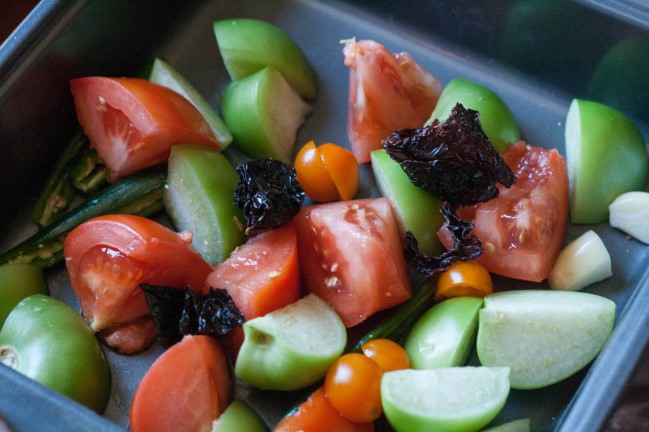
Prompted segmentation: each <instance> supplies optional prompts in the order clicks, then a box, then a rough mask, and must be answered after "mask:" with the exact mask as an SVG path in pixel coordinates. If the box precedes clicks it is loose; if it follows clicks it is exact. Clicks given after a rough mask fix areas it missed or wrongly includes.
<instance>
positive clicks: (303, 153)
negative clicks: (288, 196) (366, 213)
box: [295, 141, 360, 202]
mask: <svg viewBox="0 0 649 432" xmlns="http://www.w3.org/2000/svg"><path fill="white" fill-rule="evenodd" d="M295 171H296V173H297V180H298V182H299V183H300V185H301V186H302V188H303V189H304V192H306V194H307V195H309V196H310V197H311V198H312V199H313V200H314V201H319V202H328V201H337V200H343V201H346V200H350V199H352V198H353V197H354V195H355V194H356V191H357V190H358V184H359V181H360V173H359V169H358V163H357V162H356V159H355V158H354V155H353V154H352V152H351V151H349V150H347V149H346V148H343V147H340V146H338V145H336V144H332V143H325V144H322V145H320V146H319V147H316V145H315V142H314V141H309V142H308V143H306V144H305V145H304V146H303V147H302V148H301V149H300V151H299V152H298V154H297V156H296V158H295Z"/></svg>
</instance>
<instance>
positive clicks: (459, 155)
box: [383, 104, 516, 207]
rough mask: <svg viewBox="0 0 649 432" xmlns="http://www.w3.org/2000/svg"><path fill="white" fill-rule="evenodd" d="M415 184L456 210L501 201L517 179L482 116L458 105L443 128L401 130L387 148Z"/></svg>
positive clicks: (388, 138)
mask: <svg viewBox="0 0 649 432" xmlns="http://www.w3.org/2000/svg"><path fill="white" fill-rule="evenodd" d="M383 145H384V147H385V150H386V151H387V153H388V155H390V157H391V158H392V159H394V160H395V161H397V162H399V164H400V165H401V168H403V170H404V171H405V172H406V174H408V177H409V178H410V180H411V181H412V182H413V183H414V184H415V185H417V186H419V187H420V188H422V189H424V190H426V191H428V192H430V193H432V194H433V195H434V196H436V197H437V198H439V199H441V200H442V201H446V202H448V203H450V204H451V205H452V206H453V207H457V206H459V205H473V204H476V203H479V202H484V201H488V200H490V199H491V198H494V197H496V196H498V188H497V187H496V185H497V184H498V183H500V184H502V185H504V186H506V187H509V186H511V185H512V184H514V181H515V180H516V178H515V177H514V174H513V173H512V171H511V169H510V168H509V167H508V166H507V164H505V161H504V160H503V158H502V157H501V156H500V155H499V154H498V152H497V151H496V150H495V149H494V147H493V146H492V145H491V143H490V142H489V140H488V138H487V136H486V135H485V134H484V132H483V131H482V129H481V127H480V121H479V119H478V112H477V111H473V110H470V109H469V110H467V109H465V108H464V107H463V106H462V105H461V104H457V105H456V106H455V107H454V108H453V110H452V111H451V115H450V116H449V117H448V118H447V119H446V121H445V122H444V123H440V122H439V121H437V120H436V121H434V122H433V123H432V124H431V125H430V126H428V127H424V128H420V129H402V130H398V131H396V132H393V133H391V134H390V136H388V137H387V139H386V140H385V141H384V142H383Z"/></svg>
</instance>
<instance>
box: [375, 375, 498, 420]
mask: <svg viewBox="0 0 649 432" xmlns="http://www.w3.org/2000/svg"><path fill="white" fill-rule="evenodd" d="M508 376H509V368H507V367H495V368H489V367H454V368H439V369H427V370H415V369H404V370H399V371H394V372H386V373H385V374H384V375H383V379H382V380H381V402H382V403H383V412H384V413H385V416H386V417H387V419H388V421H389V422H390V424H391V425H392V427H393V428H394V429H395V430H396V431H397V432H429V431H444V432H471V431H478V430H480V428H482V427H484V426H485V425H487V424H488V423H489V422H490V421H491V420H492V419H493V418H494V417H496V415H498V413H499V412H500V410H501V409H502V408H503V406H504V405H505V402H506V400H507V396H508V395H509V379H508Z"/></svg>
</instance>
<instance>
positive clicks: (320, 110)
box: [0, 0, 649, 432]
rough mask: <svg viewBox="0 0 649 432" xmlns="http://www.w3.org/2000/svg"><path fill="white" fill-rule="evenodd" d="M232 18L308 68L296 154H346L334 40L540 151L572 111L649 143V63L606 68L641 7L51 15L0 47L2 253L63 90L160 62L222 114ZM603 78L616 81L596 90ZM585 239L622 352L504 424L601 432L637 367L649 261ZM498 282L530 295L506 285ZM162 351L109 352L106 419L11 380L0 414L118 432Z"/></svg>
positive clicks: (69, 129) (612, 350) (177, 7)
mask: <svg viewBox="0 0 649 432" xmlns="http://www.w3.org/2000/svg"><path fill="white" fill-rule="evenodd" d="M228 17H254V18H261V19H264V20H268V21H271V22H273V23H276V24H277V25H279V26H280V27H282V28H283V29H285V30H286V31H287V32H288V33H289V34H291V35H292V37H293V38H294V39H295V40H296V41H297V42H298V44H299V45H300V46H301V47H302V48H303V50H304V51H305V53H306V55H307V57H308V58H309V60H310V61H311V63H312V64H313V66H314V68H315V70H316V73H317V75H318V80H319V96H318V99H317V101H316V102H315V104H314V107H313V112H312V114H311V115H310V117H309V118H308V120H307V122H306V124H305V125H304V126H303V127H302V129H301V130H300V133H299V137H298V142H305V141H306V140H308V139H312V138H313V139H316V140H317V141H320V142H322V141H333V142H338V143H343V144H345V143H347V137H346V132H345V122H346V100H347V70H346V68H345V67H344V66H343V62H342V53H341V45H340V43H339V41H340V40H342V39H347V38H350V37H356V38H358V39H361V38H370V39H375V40H377V41H380V42H382V43H384V44H385V45H386V46H387V47H388V48H390V49H392V50H395V51H398V50H405V51H408V52H410V53H411V54H412V55H413V56H414V57H415V59H416V60H417V61H418V62H419V63H420V64H421V65H423V66H424V67H425V68H427V69H428V70H429V71H431V72H432V73H433V74H434V75H435V76H436V77H437V78H438V79H439V80H440V81H442V82H443V83H446V82H448V81H449V80H450V79H452V78H454V77H457V76H465V77H468V78H470V79H473V80H475V81H478V82H480V83H483V84H485V85H487V86H489V87H491V88H492V89H494V90H495V91H496V92H497V93H498V94H499V95H500V96H501V97H502V98H503V99H504V100H505V102H506V103H507V104H508V105H509V106H510V108H511V109H512V111H513V112H514V115H515V117H516V119H517V120H518V122H519V126H520V128H521V131H522V135H523V137H524V138H525V139H526V140H527V141H528V142H530V143H533V144H536V145H541V146H546V147H558V148H559V149H560V151H562V152H564V147H563V129H564V119H565V115H566V112H567V108H568V105H569V103H570V100H571V98H572V97H588V98H593V99H598V100H600V101H603V102H606V103H609V104H611V105H614V106H616V107H618V108H619V109H621V110H623V111H625V112H626V113H627V114H629V115H630V116H632V117H633V118H634V119H635V120H636V122H637V123H638V124H639V125H640V126H641V128H642V130H643V133H644V135H645V137H646V136H647V132H648V126H649V115H648V110H649V96H648V90H647V86H646V82H649V81H648V80H647V78H648V77H647V75H649V68H647V67H646V65H647V63H646V61H645V62H644V63H642V62H643V59H646V57H647V53H642V52H640V54H639V55H638V56H637V57H634V55H635V54H634V53H633V50H632V51H630V53H629V52H628V51H627V55H625V56H624V57H622V58H619V59H618V62H617V63H614V64H613V66H611V65H609V66H606V67H604V66H602V65H601V61H602V58H604V56H605V55H606V53H607V52H609V50H611V49H613V47H615V46H616V45H617V44H620V43H624V41H627V40H632V41H633V40H641V39H643V38H648V37H649V31H648V30H647V29H648V28H649V10H648V9H647V6H644V4H643V3H641V2H639V1H637V0H627V1H621V0H618V1H615V0H608V1H602V2H596V1H590V0H584V1H581V2H576V3H571V2H564V1H562V0H561V1H548V2H540V1H533V0H517V1H511V0H499V1H489V0H484V1H478V0H471V1H469V0H461V1H455V0H439V1H429V2H423V1H409V2H406V1H403V2H392V1H388V0H383V1H378V2H376V1H374V2H373V1H369V0H368V1H362V2H352V1H349V2H335V3H334V2H316V1H313V2H310V1H299V0H295V1H289V0H285V1H272V2H270V1H263V0H258V1H253V0H246V1H240V2H233V1H225V0H223V1H217V0H213V1H193V2H183V1H163V0H158V1H150V2H129V1H125V0H121V1H110V2H109V1H79V0H76V1H68V2H65V1H56V0H54V1H42V2H41V3H40V5H39V6H38V7H37V8H36V9H35V10H34V11H33V12H32V14H31V15H30V16H29V17H28V19H27V20H26V21H25V22H24V23H23V24H22V25H21V26H20V27H19V28H18V29H17V31H16V32H15V33H14V34H13V36H12V37H11V38H10V39H9V40H8V41H6V42H5V43H4V45H2V46H1V47H0V222H1V223H2V226H3V227H4V228H5V230H6V231H5V232H3V235H2V236H0V248H1V249H6V248H8V247H9V246H11V245H12V244H14V243H15V242H17V241H19V240H20V239H22V238H24V237H25V236H27V235H28V234H29V233H30V232H31V231H33V229H34V228H33V227H32V226H31V225H30V224H29V222H28V221H29V218H28V214H29V209H30V208H31V206H32V205H33V203H34V201H35V197H36V195H37V193H38V191H39V188H40V187H41V186H42V184H43V182H44V180H45V178H46V175H47V173H48V171H49V169H50V168H51V162H52V160H53V158H55V157H56V155H57V153H58V152H59V151H60V149H61V148H62V146H63V145H64V144H65V142H66V140H67V139H68V138H69V137H70V136H71V134H72V133H73V131H74V130H75V128H76V127H77V126H76V123H75V117H74V111H73V108H72V101H71V97H70V93H69V90H68V80H69V79H70V78H72V77H76V76H82V75H90V74H93V75H114V76H129V75H137V74H140V73H142V71H144V70H145V69H146V67H147V65H149V64H150V63H151V61H152V59H153V58H154V57H155V56H161V57H164V58H166V59H167V60H168V61H169V62H170V63H171V64H173V65H174V66H176V67H177V68H178V69H179V70H180V71H181V72H182V73H183V74H184V75H185V76H186V77H187V78H188V79H189V80H190V81H191V82H193V83H195V85H196V86H197V87H198V89H199V90H200V91H201V92H202V93H203V94H204V95H206V96H207V97H208V99H209V100H210V101H211V102H213V103H214V104H216V103H217V101H218V94H219V92H220V91H221V89H222V88H223V87H224V85H225V84H226V83H227V82H228V76H227V73H226V71H225V69H224V67H223V64H222V63H221V60H220V56H219V53H218V48H217V45H216V42H215V40H214V36H213V33H212V26H211V24H212V22H213V21H214V20H217V19H222V18H228ZM609 57H610V56H609ZM637 65H644V69H643V68H641V67H637ZM607 68H608V71H606V70H605V69H607ZM602 69H604V70H605V72H606V73H609V74H610V73H611V69H612V70H613V71H614V74H612V75H611V78H609V79H604V80H602V79H601V75H600V78H599V79H594V78H593V77H594V76H596V74H598V73H599V74H601V73H602ZM602 83H604V84H602ZM370 171H371V170H369V169H367V168H365V169H364V170H363V183H362V187H361V190H360V192H359V194H360V195H361V196H372V195H376V188H375V185H374V183H373V180H372V178H371V175H370V174H369V173H370ZM589 228H593V229H594V230H595V231H596V232H598V233H599V234H600V235H601V236H602V238H603V240H604V242H605V243H606V246H607V247H608V249H609V251H610V252H611V255H612V259H613V269H614V276H613V277H612V278H611V279H609V280H607V281H604V282H601V283H598V284H596V285H594V286H591V287H589V288H588V289H587V291H588V292H593V293H596V294H600V295H604V296H607V297H609V298H611V299H613V300H614V301H615V302H616V304H617V307H618V318H617V324H616V329H615V331H614V333H613V335H612V337H611V340H610V342H609V344H608V346H607V347H606V348H605V350H604V351H603V352H602V354H601V355H600V356H599V358H598V359H597V360H596V361H595V362H594V363H593V365H591V366H590V367H589V368H588V369H587V370H586V371H583V372H581V373H579V374H578V375H576V376H575V377H573V378H571V379H568V380H566V381H564V382H562V383H559V384H557V385H554V386H551V387H548V388H545V389H542V390H537V391H525V392H523V391H513V392H512V393H511V396H510V398H509V401H508V404H507V406H506V408H505V409H504V410H503V412H502V413H501V414H500V415H499V417H498V419H497V420H496V423H500V422H502V421H505V420H511V419H515V418H520V417H530V418H531V420H532V425H533V428H534V430H541V431H547V430H561V431H572V432H574V431H594V430H598V429H600V428H601V427H602V425H603V424H604V423H605V421H606V418H607V415H608V413H609V412H610V410H611V408H612V407H613V406H614V403H615V400H616V398H617V397H618V395H619V393H620V391H621V390H622V388H623V386H624V383H625V382H626V381H627V379H628V377H629V375H630V374H631V372H632V370H633V367H634V365H635V364H636V363H637V360H638V358H639V356H640V355H641V354H642V350H643V347H644V346H645V345H646V342H647V332H646V329H647V328H649V311H647V309H646V307H645V305H646V304H648V303H649V271H648V270H647V267H648V264H649V248H648V247H646V246H642V245H641V244H639V243H638V242H635V241H632V240H629V239H627V238H626V237H625V236H624V235H622V234H621V233H619V232H616V231H614V230H612V229H611V228H609V227H608V226H607V225H606V224H600V225H595V226H592V227H590V226H589V227H585V226H580V227H579V226H570V227H569V229H568V231H567V235H566V241H568V240H570V239H573V238H575V237H576V236H578V235H579V234H580V233H581V232H583V231H585V230H586V229H589ZM47 276H48V281H49V286H50V291H51V294H52V295H53V296H55V297H58V298H62V299H64V300H65V301H66V302H68V303H70V304H71V305H73V306H74V307H75V308H78V304H77V303H76V300H75V299H74V297H73V295H72V292H71V289H70V287H69V283H68V281H67V278H66V275H65V271H64V270H63V268H61V267H58V268H55V269H52V270H50V271H48V273H47ZM497 283H498V285H499V286H501V287H503V288H508V287H525V286H530V285H528V284H524V283H519V282H513V281H506V280H504V279H498V280H497ZM160 352H161V349H160V347H158V346H154V347H153V348H151V349H150V350H149V351H147V352H145V353H144V354H141V355H138V356H134V357H124V356H120V355H117V354H115V353H113V352H107V355H108V358H109V361H110V364H111V369H112V375H113V384H112V395H111V399H110V403H109V406H108V408H107V410H106V412H105V414H104V416H103V417H100V416H98V415H96V414H94V413H93V412H91V411H89V410H87V409H85V408H84V407H81V406H79V405H78V404H76V403H74V402H72V401H70V400H67V399H65V398H63V397H60V396H58V395H56V394H54V393H53V392H51V391H49V390H47V389H45V388H43V387H41V386H40V385H38V384H36V383H33V382H31V381H30V380H27V379H25V378H23V377H22V376H19V375H18V374H16V373H14V372H13V371H10V370H9V369H7V368H6V367H4V366H2V367H0V413H1V414H2V415H3V416H4V417H5V418H6V419H7V420H8V422H9V424H10V425H12V426H13V427H14V428H15V430H17V431H32V430H40V431H46V430H66V431H73V430H88V431H100V430H106V431H108V430H122V429H124V428H126V427H127V425H128V407H129V403H130V400H131V397H132V395H133V392H134V390H135V387H136V385H137V383H138V382H139V380H140V379H141V377H142V376H143V374H144V373H145V371H146V370H147V368H148V366H149V365H150V364H151V362H152V361H153V360H154V359H155V358H156V356H158V355H159V354H160ZM236 391H237V397H240V398H243V399H245V400H247V401H249V402H250V403H251V404H252V405H253V406H255V407H256V408H257V409H258V410H259V412H260V413H261V414H262V415H263V417H264V418H265V419H266V420H267V422H268V423H269V424H274V423H276V422H277V420H278V419H279V418H280V417H281V416H282V414H283V413H284V412H285V411H286V410H287V409H288V408H289V407H290V406H292V405H293V404H294V403H295V402H296V401H297V400H298V398H299V397H300V394H287V393H272V392H260V391H256V390H253V389H250V388H248V387H245V386H242V385H238V386H237V390H236Z"/></svg>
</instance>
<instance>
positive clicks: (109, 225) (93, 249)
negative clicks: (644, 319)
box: [63, 215, 212, 331]
mask: <svg viewBox="0 0 649 432" xmlns="http://www.w3.org/2000/svg"><path fill="white" fill-rule="evenodd" d="M190 241H191V239H190V238H187V237H186V236H183V235H181V234H177V233H175V232H173V231H171V230H169V229H168V228H166V227H164V226H162V225H160V224H159V223H157V222H154V221H152V220H150V219H146V218H143V217H140V216H133V215H108V216H99V217H96V218H93V219H90V220H88V221H86V222H84V223H83V224H81V225H79V226H78V227H77V228H75V229H74V230H72V231H71V232H70V233H69V234H68V236H67V237H66V239H65V243H64V247H63V252H64V255H65V264H66V267H67V270H68V273H69V275H70V283H71V285H72V288H73V289H74V291H75V293H76V295H77V297H78V298H79V302H80V304H81V309H82V311H83V314H84V316H85V317H86V318H87V319H89V320H91V327H92V328H93V330H95V331H99V330H102V329H104V328H107V327H109V326H113V325H116V324H124V323H128V322H130V321H134V320H136V319H138V318H141V317H144V316H146V315H148V313H149V312H148V307H147V305H146V301H145V299H144V294H143V291H141V290H140V289H138V286H139V284H141V283H148V284H152V285H161V286H168V287H176V288H186V287H190V288H192V289H194V290H196V291H201V292H203V291H205V279H206V278H207V275H208V274H209V273H210V272H211V270H212V269H211V267H210V266H209V264H207V263H206V262H205V261H204V260H203V259H202V258H201V257H200V255H198V254H197V253H196V252H194V251H193V250H192V249H191V248H190V246H189V242H190Z"/></svg>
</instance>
